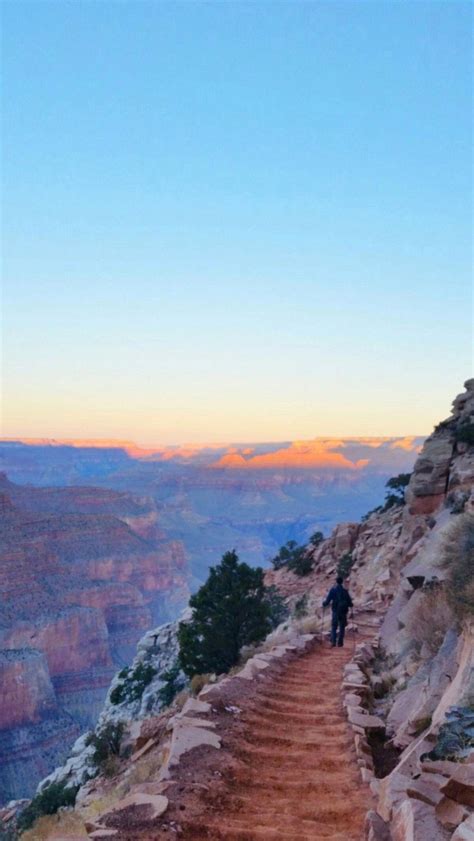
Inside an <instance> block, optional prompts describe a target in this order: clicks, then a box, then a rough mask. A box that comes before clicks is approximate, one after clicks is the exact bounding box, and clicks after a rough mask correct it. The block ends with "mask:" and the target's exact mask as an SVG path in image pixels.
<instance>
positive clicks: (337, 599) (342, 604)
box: [323, 575, 353, 648]
mask: <svg viewBox="0 0 474 841" xmlns="http://www.w3.org/2000/svg"><path fill="white" fill-rule="evenodd" d="M342 582H343V578H342V576H340V575H338V577H337V578H336V586H335V587H331V589H330V590H329V593H328V594H327V596H326V598H325V599H324V601H323V608H324V607H327V606H328V605H331V607H332V623H331V645H332V646H333V647H334V646H335V645H336V638H337V645H338V646H339V647H340V648H342V646H343V645H344V631H345V630H346V625H347V614H348V612H349V608H350V607H353V604H352V599H351V597H350V595H349V591H348V590H346V588H345V587H343V586H342ZM338 632H339V633H338Z"/></svg>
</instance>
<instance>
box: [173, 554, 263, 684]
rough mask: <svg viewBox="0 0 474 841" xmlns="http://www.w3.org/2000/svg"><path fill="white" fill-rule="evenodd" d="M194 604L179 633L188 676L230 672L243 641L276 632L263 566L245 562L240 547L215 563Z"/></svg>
mask: <svg viewBox="0 0 474 841" xmlns="http://www.w3.org/2000/svg"><path fill="white" fill-rule="evenodd" d="M189 604H190V607H192V608H193V617H192V619H191V621H190V622H187V623H184V622H182V623H181V625H180V628H179V634H178V639H179V647H180V650H179V661H180V664H181V667H182V669H183V671H184V672H185V673H186V674H187V675H188V676H189V677H192V676H193V675H196V674H206V673H208V672H216V673H217V674H221V673H222V672H228V671H229V669H231V668H232V666H235V664H236V663H237V661H238V659H239V654H240V650H241V648H242V646H243V645H250V644H251V643H255V642H259V641H260V640H262V639H264V637H265V636H266V635H267V634H268V633H269V632H270V631H271V627H272V626H271V620H270V612H271V608H270V605H269V603H268V599H267V598H266V588H265V586H264V583H263V570H262V569H260V568H259V567H257V568H256V569H254V568H252V567H250V566H248V564H245V563H240V562H239V559H238V556H237V554H236V553H235V551H232V552H226V553H225V555H223V557H222V561H221V562H220V564H218V565H217V566H215V567H211V569H210V571H209V577H208V579H207V581H206V583H205V584H203V586H202V587H201V588H200V589H199V590H198V591H197V593H195V594H194V595H193V596H191V599H190V601H189Z"/></svg>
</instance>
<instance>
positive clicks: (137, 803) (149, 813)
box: [96, 791, 168, 830]
mask: <svg viewBox="0 0 474 841" xmlns="http://www.w3.org/2000/svg"><path fill="white" fill-rule="evenodd" d="M167 808H168V798H167V797H165V796H164V795H163V794H146V793H145V792H139V791H137V792H134V793H133V794H129V795H128V796H127V797H124V798H123V800H119V801H118V803H115V804H114V805H113V806H112V807H111V808H110V809H107V811H105V812H102V814H101V815H99V816H98V817H97V818H96V821H97V823H99V824H100V823H105V824H106V826H107V829H108V828H109V826H108V824H110V825H111V826H112V827H113V824H114V821H115V820H116V819H117V818H118V817H119V815H120V812H124V811H125V810H128V809H133V811H134V812H135V813H136V814H137V816H138V817H139V819H140V821H146V822H147V823H148V822H150V823H151V822H153V821H155V820H156V819H157V818H159V817H160V816H161V815H163V814H164V813H165V812H166V810H167ZM98 829H99V830H100V829H101V827H99V828H98Z"/></svg>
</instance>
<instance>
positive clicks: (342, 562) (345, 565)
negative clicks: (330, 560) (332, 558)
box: [337, 552, 355, 578]
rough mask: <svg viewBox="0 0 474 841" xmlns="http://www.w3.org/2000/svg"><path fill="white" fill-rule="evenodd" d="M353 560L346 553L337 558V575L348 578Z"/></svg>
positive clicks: (349, 554) (348, 553) (350, 555)
mask: <svg viewBox="0 0 474 841" xmlns="http://www.w3.org/2000/svg"><path fill="white" fill-rule="evenodd" d="M354 563H355V558H353V557H352V554H351V553H350V552H346V554H345V555H343V556H342V557H341V558H339V562H338V565H337V574H338V575H341V576H342V577H343V578H348V576H349V574H350V571H351V569H352V567H353V566H354Z"/></svg>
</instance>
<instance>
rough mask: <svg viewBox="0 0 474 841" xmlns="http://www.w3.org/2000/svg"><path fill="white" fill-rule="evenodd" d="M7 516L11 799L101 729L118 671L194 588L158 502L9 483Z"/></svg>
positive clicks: (3, 569)
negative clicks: (84, 734) (90, 730)
mask: <svg viewBox="0 0 474 841" xmlns="http://www.w3.org/2000/svg"><path fill="white" fill-rule="evenodd" d="M0 509H1V517H0V595H1V601H0V651H2V657H3V660H2V675H3V680H2V682H1V684H0V696H1V701H2V704H1V708H2V716H1V722H0V760H1V772H0V799H3V800H5V799H8V798H10V797H12V796H20V795H26V794H31V793H32V791H34V788H35V785H36V783H37V781H38V779H40V778H41V777H42V776H44V773H45V771H48V770H50V769H51V767H53V766H54V764H57V762H58V761H60V760H61V759H62V758H63V757H64V756H65V755H66V753H67V750H68V748H69V747H70V745H71V743H72V741H73V740H74V738H75V737H76V736H77V735H78V733H79V732H80V730H81V729H83V728H84V727H87V726H91V725H92V724H93V723H94V722H95V720H96V718H97V715H98V713H99V711H100V709H101V707H102V704H103V700H104V697H105V694H106V691H107V687H108V686H109V684H110V680H111V677H112V675H113V673H114V671H115V670H116V668H117V666H119V665H120V664H121V663H123V662H124V661H125V662H126V661H127V660H128V659H129V658H130V656H132V654H133V652H134V650H135V645H136V642H137V640H138V639H139V637H140V636H141V635H142V634H143V632H144V630H146V628H149V627H150V626H151V625H153V624H154V623H156V622H157V621H160V620H161V621H162V620H163V619H165V618H166V617H167V616H170V615H175V613H176V612H177V611H178V610H179V609H180V607H181V606H183V605H184V604H185V603H186V601H187V597H188V590H187V570H186V562H185V557H184V553H183V549H182V546H181V545H180V544H179V543H178V542H176V541H175V542H170V541H166V540H164V539H163V538H162V534H161V530H160V528H159V524H158V514H157V511H156V507H155V506H154V504H153V503H150V501H149V500H144V499H139V498H135V497H133V496H132V495H130V494H124V493H115V492H112V491H107V490H106V491H104V490H101V489H94V488H74V489H72V488H65V489H62V488H33V487H31V486H23V487H20V486H17V485H15V484H14V483H11V482H9V481H8V479H7V477H6V476H5V475H1V476H0ZM40 655H41V656H40ZM38 658H39V659H38ZM15 687H16V688H15ZM51 693H52V694H51ZM33 699H36V701H35V702H33Z"/></svg>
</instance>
